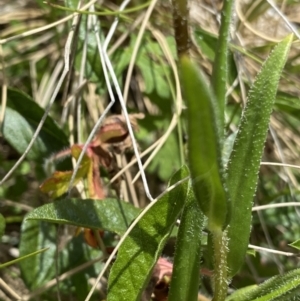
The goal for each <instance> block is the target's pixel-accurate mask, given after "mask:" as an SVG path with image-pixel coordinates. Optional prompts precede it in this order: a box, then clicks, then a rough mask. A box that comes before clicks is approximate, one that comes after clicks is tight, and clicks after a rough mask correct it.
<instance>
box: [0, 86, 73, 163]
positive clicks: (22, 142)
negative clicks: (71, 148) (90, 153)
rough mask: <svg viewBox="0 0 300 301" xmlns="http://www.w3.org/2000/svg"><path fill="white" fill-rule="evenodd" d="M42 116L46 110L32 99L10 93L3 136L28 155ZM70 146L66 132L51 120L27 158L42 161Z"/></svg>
mask: <svg viewBox="0 0 300 301" xmlns="http://www.w3.org/2000/svg"><path fill="white" fill-rule="evenodd" d="M0 107H1V106H0ZM43 115H44V110H43V109H42V108H41V107H39V106H38V104H37V103H35V102H34V101H33V100H32V99H31V98H30V96H28V95H26V94H25V93H23V92H21V91H19V90H16V89H11V88H9V89H8V91H7V107H6V111H5V118H4V123H3V135H4V138H5V139H6V140H7V141H8V142H9V144H10V145H11V146H12V147H14V148H15V150H16V151H17V152H18V153H20V154H23V152H24V151H25V149H26V147H27V146H28V144H29V142H30V140H31V138H32V136H33V133H34V131H35V129H36V128H37V126H38V124H39V123H40V121H41V118H42V116H43ZM68 145H69V143H68V138H67V137H66V135H65V134H64V132H63V131H62V130H61V129H60V128H59V127H58V125H57V124H56V123H55V122H54V121H53V119H52V118H51V117H50V116H48V117H47V119H46V121H45V123H44V126H43V128H42V130H41V132H40V134H39V136H38V138H37V140H36V142H35V143H34V144H33V147H32V149H31V150H30V152H29V153H28V158H29V159H31V160H43V159H44V158H45V157H47V156H49V155H51V154H53V152H57V151H60V150H62V149H63V148H64V147H66V146H68Z"/></svg>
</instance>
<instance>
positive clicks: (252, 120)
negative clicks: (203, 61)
mask: <svg viewBox="0 0 300 301" xmlns="http://www.w3.org/2000/svg"><path fill="white" fill-rule="evenodd" d="M292 38H293V36H292V35H291V36H288V37H287V38H286V39H284V40H283V41H282V42H281V43H279V44H278V46H277V47H276V48H275V49H274V51H273V52H272V53H271V55H270V56H269V58H268V59H267V60H266V62H265V63H264V64H263V66H262V69H261V72H260V73H259V74H258V76H257V78H256V80H255V82H254V84H253V87H252V89H251V90H250V92H249V95H248V102H247V106H246V108H245V110H244V113H243V117H242V119H241V122H240V125H239V131H238V133H237V136H236V139H235V143H234V146H233V150H232V153H231V156H230V159H229V163H228V167H227V170H228V172H227V185H228V190H229V193H230V198H231V201H232V218H231V220H230V224H229V227H228V237H229V253H228V268H229V272H230V274H231V276H233V275H234V274H236V273H237V271H238V270H239V268H240V267H241V266H242V264H243V262H244V256H245V253H246V251H247V247H248V241H249V235H250V224H251V208H252V201H253V195H254V194H255V191H256V185H257V178H258V170H259V166H260V160H261V156H262V152H263V147H264V144H265V139H266V135H267V131H268V126H269V120H270V115H271V112H272V109H273V104H274V101H275V96H276V91H277V87H278V82H279V79H280V75H281V72H282V69H283V66H284V64H285V61H286V58H287V55H288V52H289V48H290V45H291V42H292Z"/></svg>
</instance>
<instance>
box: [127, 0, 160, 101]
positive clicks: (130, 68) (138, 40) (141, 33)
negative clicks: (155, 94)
mask: <svg viewBox="0 0 300 301" xmlns="http://www.w3.org/2000/svg"><path fill="white" fill-rule="evenodd" d="M156 2H157V0H153V1H152V2H151V4H150V5H149V7H148V9H147V12H146V14H145V16H144V20H143V23H142V26H141V28H140V31H139V33H138V36H137V38H136V42H135V45H134V48H133V51H132V55H131V58H130V62H129V66H128V71H127V75H126V80H125V84H124V93H123V99H124V102H125V103H126V102H127V97H128V92H129V86H130V81H131V77H132V72H133V68H134V63H135V61H136V57H137V54H138V51H139V48H140V45H141V42H142V39H143V36H144V33H145V30H146V26H147V24H148V21H149V18H150V16H151V13H152V11H153V9H154V7H155V4H156Z"/></svg>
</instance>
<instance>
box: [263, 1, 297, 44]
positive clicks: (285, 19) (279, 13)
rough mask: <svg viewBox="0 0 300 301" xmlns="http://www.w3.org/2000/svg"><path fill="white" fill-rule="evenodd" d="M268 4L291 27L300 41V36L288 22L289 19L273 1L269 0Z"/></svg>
mask: <svg viewBox="0 0 300 301" xmlns="http://www.w3.org/2000/svg"><path fill="white" fill-rule="evenodd" d="M267 2H268V3H269V4H270V5H271V6H272V8H273V9H274V10H275V11H276V13H277V14H278V15H279V16H280V17H281V18H282V19H283V21H284V23H285V24H286V25H287V26H288V27H289V29H290V30H291V31H292V32H293V34H294V35H295V36H296V37H297V38H298V40H300V34H299V32H298V30H297V29H296V28H295V26H294V25H293V24H292V23H291V22H290V21H289V20H288V18H287V17H286V16H285V15H284V14H283V13H282V12H281V11H280V9H279V8H278V7H277V6H276V5H275V4H274V2H273V1H271V0H267Z"/></svg>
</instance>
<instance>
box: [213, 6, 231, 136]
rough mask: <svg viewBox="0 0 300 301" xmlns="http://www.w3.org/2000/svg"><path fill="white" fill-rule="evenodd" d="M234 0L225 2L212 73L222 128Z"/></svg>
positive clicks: (222, 126)
mask: <svg viewBox="0 0 300 301" xmlns="http://www.w3.org/2000/svg"><path fill="white" fill-rule="evenodd" d="M233 3H234V1H233V0H227V1H224V2H223V8H222V13H221V25H220V30H219V38H218V42H217V46H216V51H215V60H214V65H213V72H212V78H211V82H212V88H213V91H214V94H215V96H216V99H217V102H218V108H219V110H220V121H219V122H220V126H221V128H222V129H223V128H224V116H225V102H226V90H227V86H226V84H227V83H226V81H227V74H228V48H229V41H228V40H229V34H230V25H231V22H232V18H231V15H232V7H233ZM221 135H222V136H221V139H223V132H221Z"/></svg>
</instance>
